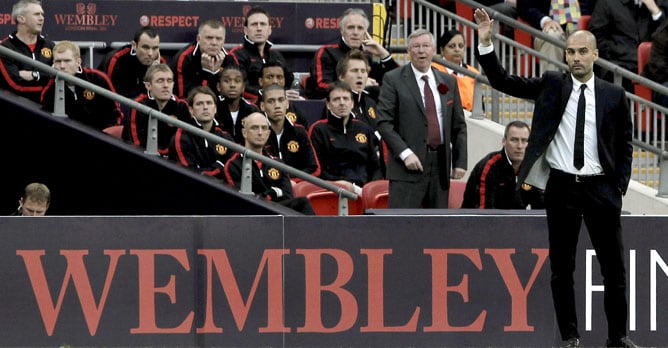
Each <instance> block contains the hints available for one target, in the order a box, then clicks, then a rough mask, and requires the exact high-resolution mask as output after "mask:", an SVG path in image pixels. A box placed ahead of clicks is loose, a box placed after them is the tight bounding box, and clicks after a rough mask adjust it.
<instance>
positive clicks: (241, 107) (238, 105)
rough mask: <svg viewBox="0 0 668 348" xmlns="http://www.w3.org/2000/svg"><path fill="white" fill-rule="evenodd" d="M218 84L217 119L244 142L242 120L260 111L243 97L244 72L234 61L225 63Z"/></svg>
mask: <svg viewBox="0 0 668 348" xmlns="http://www.w3.org/2000/svg"><path fill="white" fill-rule="evenodd" d="M217 86H218V91H219V92H220V94H219V95H218V100H217V108H218V114H217V115H216V120H217V121H218V123H219V124H220V127H221V129H222V130H224V131H225V132H227V133H229V134H230V135H231V136H232V138H234V141H235V142H236V143H237V144H243V143H244V138H243V135H242V134H241V128H242V126H241V120H243V119H244V118H245V117H246V116H248V115H250V114H252V113H254V112H258V111H260V109H258V108H257V106H255V105H253V104H251V103H249V102H248V101H247V100H246V99H244V98H243V97H242V95H243V93H244V86H246V77H245V76H244V72H243V71H242V70H241V68H239V66H238V65H236V64H234V63H232V64H226V65H224V68H223V71H222V73H221V74H220V81H218V84H217Z"/></svg>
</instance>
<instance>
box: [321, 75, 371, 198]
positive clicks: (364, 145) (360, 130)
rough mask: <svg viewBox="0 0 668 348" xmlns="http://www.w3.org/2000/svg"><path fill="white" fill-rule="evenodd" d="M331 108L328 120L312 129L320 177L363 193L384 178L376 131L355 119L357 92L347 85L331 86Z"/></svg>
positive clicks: (343, 83) (328, 97) (335, 84)
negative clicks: (377, 148)
mask: <svg viewBox="0 0 668 348" xmlns="http://www.w3.org/2000/svg"><path fill="white" fill-rule="evenodd" d="M327 109H328V110H329V114H328V115H327V119H326V120H320V121H318V122H316V123H314V124H313V125H312V126H311V129H310V130H309V137H310V138H311V143H312V144H313V148H314V149H315V153H316V156H317V157H318V162H319V163H320V171H321V172H320V178H322V179H324V180H331V181H336V182H338V183H340V184H343V185H344V186H345V188H346V189H348V190H349V191H353V192H355V193H357V194H361V192H362V186H364V184H366V183H367V182H369V181H371V180H377V179H380V178H381V172H380V166H379V162H378V156H377V155H376V149H375V146H374V145H373V140H372V139H373V138H374V136H375V135H374V134H373V133H374V131H373V128H371V126H369V125H367V124H366V123H364V122H362V121H360V120H358V119H355V118H354V117H353V114H352V109H353V93H352V92H351V90H350V86H348V84H346V83H345V82H341V81H334V82H332V83H330V87H329V92H328V94H327Z"/></svg>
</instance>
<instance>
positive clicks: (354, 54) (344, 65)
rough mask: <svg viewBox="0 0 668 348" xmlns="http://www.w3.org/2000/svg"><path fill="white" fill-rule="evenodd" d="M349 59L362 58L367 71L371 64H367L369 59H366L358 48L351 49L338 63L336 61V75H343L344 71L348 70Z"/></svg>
mask: <svg viewBox="0 0 668 348" xmlns="http://www.w3.org/2000/svg"><path fill="white" fill-rule="evenodd" d="M351 60H363V61H364V64H366V68H367V72H370V70H371V66H370V65H369V60H367V58H366V56H365V55H364V52H362V51H360V50H358V49H356V48H355V49H352V50H350V51H348V54H346V56H345V57H344V58H343V59H341V60H340V61H339V62H338V63H336V76H337V77H338V76H343V75H345V74H346V71H347V70H348V62H350V61H351Z"/></svg>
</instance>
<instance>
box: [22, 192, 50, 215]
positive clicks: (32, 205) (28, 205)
mask: <svg viewBox="0 0 668 348" xmlns="http://www.w3.org/2000/svg"><path fill="white" fill-rule="evenodd" d="M47 209H49V203H48V202H37V201H34V200H32V199H30V197H28V198H26V199H23V198H21V214H22V215H23V216H44V215H46V210H47Z"/></svg>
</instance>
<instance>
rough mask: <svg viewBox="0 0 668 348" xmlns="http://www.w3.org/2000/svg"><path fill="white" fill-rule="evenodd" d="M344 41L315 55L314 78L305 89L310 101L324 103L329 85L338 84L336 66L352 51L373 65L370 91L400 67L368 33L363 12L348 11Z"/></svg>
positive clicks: (342, 22)
mask: <svg viewBox="0 0 668 348" xmlns="http://www.w3.org/2000/svg"><path fill="white" fill-rule="evenodd" d="M340 27H341V39H340V40H339V42H338V43H335V44H329V45H324V46H322V47H320V48H319V49H318V51H317V52H316V53H315V58H314V61H313V66H312V67H311V76H309V78H308V81H307V85H306V94H307V96H308V97H309V98H311V99H322V98H325V97H326V96H327V89H328V88H329V84H330V83H331V82H333V81H336V80H338V76H337V75H336V63H337V62H338V61H339V60H341V59H343V58H344V57H345V56H346V54H348V52H349V51H350V50H352V49H359V50H361V51H363V52H364V53H365V54H366V56H367V59H368V60H369V63H370V64H371V74H370V75H369V79H368V81H367V87H374V86H378V81H381V80H382V79H383V75H384V74H385V73H386V72H388V71H390V70H392V69H394V68H396V67H398V66H399V64H397V62H395V61H394V58H392V55H391V54H390V52H389V51H388V50H386V49H385V48H384V47H383V46H382V45H381V44H379V43H378V42H376V41H375V40H374V39H373V38H372V37H371V34H369V32H368V31H367V30H368V29H369V18H368V17H367V15H366V13H364V10H362V9H360V8H349V9H347V10H345V11H344V12H343V14H342V15H341V17H340Z"/></svg>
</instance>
